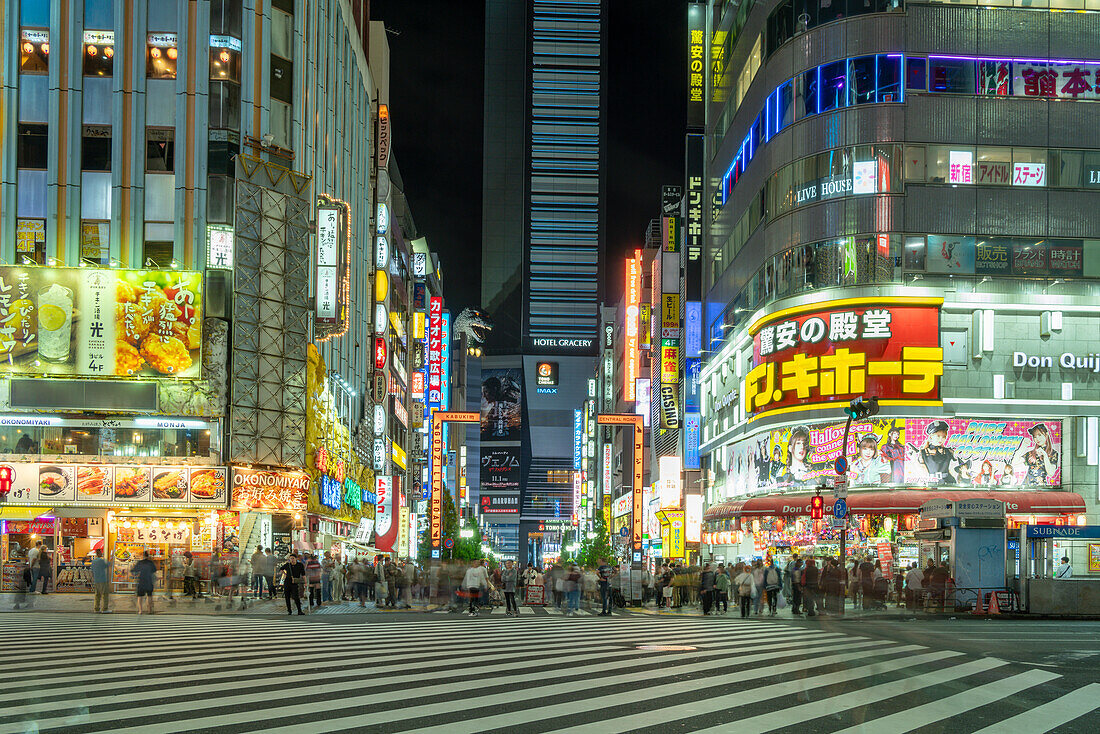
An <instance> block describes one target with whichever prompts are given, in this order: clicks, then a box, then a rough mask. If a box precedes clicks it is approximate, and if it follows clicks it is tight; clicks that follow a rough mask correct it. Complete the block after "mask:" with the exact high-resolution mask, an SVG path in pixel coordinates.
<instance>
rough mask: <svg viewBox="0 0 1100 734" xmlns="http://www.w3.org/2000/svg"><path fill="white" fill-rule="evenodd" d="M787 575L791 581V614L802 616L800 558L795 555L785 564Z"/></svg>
mask: <svg viewBox="0 0 1100 734" xmlns="http://www.w3.org/2000/svg"><path fill="white" fill-rule="evenodd" d="M787 577H788V578H789V579H790V582H791V614H792V615H794V616H796V617H801V616H802V558H801V556H795V557H794V558H792V559H791V562H790V563H788V564H787Z"/></svg>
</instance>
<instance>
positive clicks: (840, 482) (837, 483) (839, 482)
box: [833, 476, 848, 500]
mask: <svg viewBox="0 0 1100 734" xmlns="http://www.w3.org/2000/svg"><path fill="white" fill-rule="evenodd" d="M833 496H834V497H838V498H840V499H842V500H843V499H847V498H848V477H846V476H844V477H837V478H836V479H834V480H833Z"/></svg>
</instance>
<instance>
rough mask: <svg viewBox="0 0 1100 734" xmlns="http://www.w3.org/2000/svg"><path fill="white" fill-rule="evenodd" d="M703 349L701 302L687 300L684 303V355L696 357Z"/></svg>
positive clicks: (691, 357) (689, 357)
mask: <svg viewBox="0 0 1100 734" xmlns="http://www.w3.org/2000/svg"><path fill="white" fill-rule="evenodd" d="M702 349H703V304H702V303H700V302H699V301H688V302H687V303H686V304H685V305H684V356H685V357H687V358H688V359H697V358H698V357H699V353H700V351H701V350H702Z"/></svg>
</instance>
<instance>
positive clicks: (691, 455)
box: [684, 413, 702, 469]
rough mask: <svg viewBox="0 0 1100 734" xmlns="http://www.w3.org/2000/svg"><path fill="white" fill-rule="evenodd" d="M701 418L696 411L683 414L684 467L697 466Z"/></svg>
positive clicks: (693, 467)
mask: <svg viewBox="0 0 1100 734" xmlns="http://www.w3.org/2000/svg"><path fill="white" fill-rule="evenodd" d="M701 430H702V418H701V416H700V415H699V414H698V413H685V414H684V468H685V469H698V468H699V432H700V431H701Z"/></svg>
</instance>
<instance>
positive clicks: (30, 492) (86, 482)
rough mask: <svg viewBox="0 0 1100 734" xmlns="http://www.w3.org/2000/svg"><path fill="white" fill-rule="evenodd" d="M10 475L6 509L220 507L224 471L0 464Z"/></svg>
mask: <svg viewBox="0 0 1100 734" xmlns="http://www.w3.org/2000/svg"><path fill="white" fill-rule="evenodd" d="M0 466H7V467H10V468H11V469H12V472H13V479H12V490H11V493H10V494H9V495H8V502H9V503H12V504H35V503H44V504H51V505H54V506H64V505H66V504H69V503H77V502H79V503H80V504H89V503H96V502H102V503H104V504H138V503H140V504H153V505H156V504H166V505H198V506H205V507H224V506H225V503H226V498H227V497H228V483H227V477H228V471H227V470H226V468H225V467H224V466H171V465H163V466H161V465H158V466H148V465H138V464H23V463H18V464H0Z"/></svg>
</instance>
